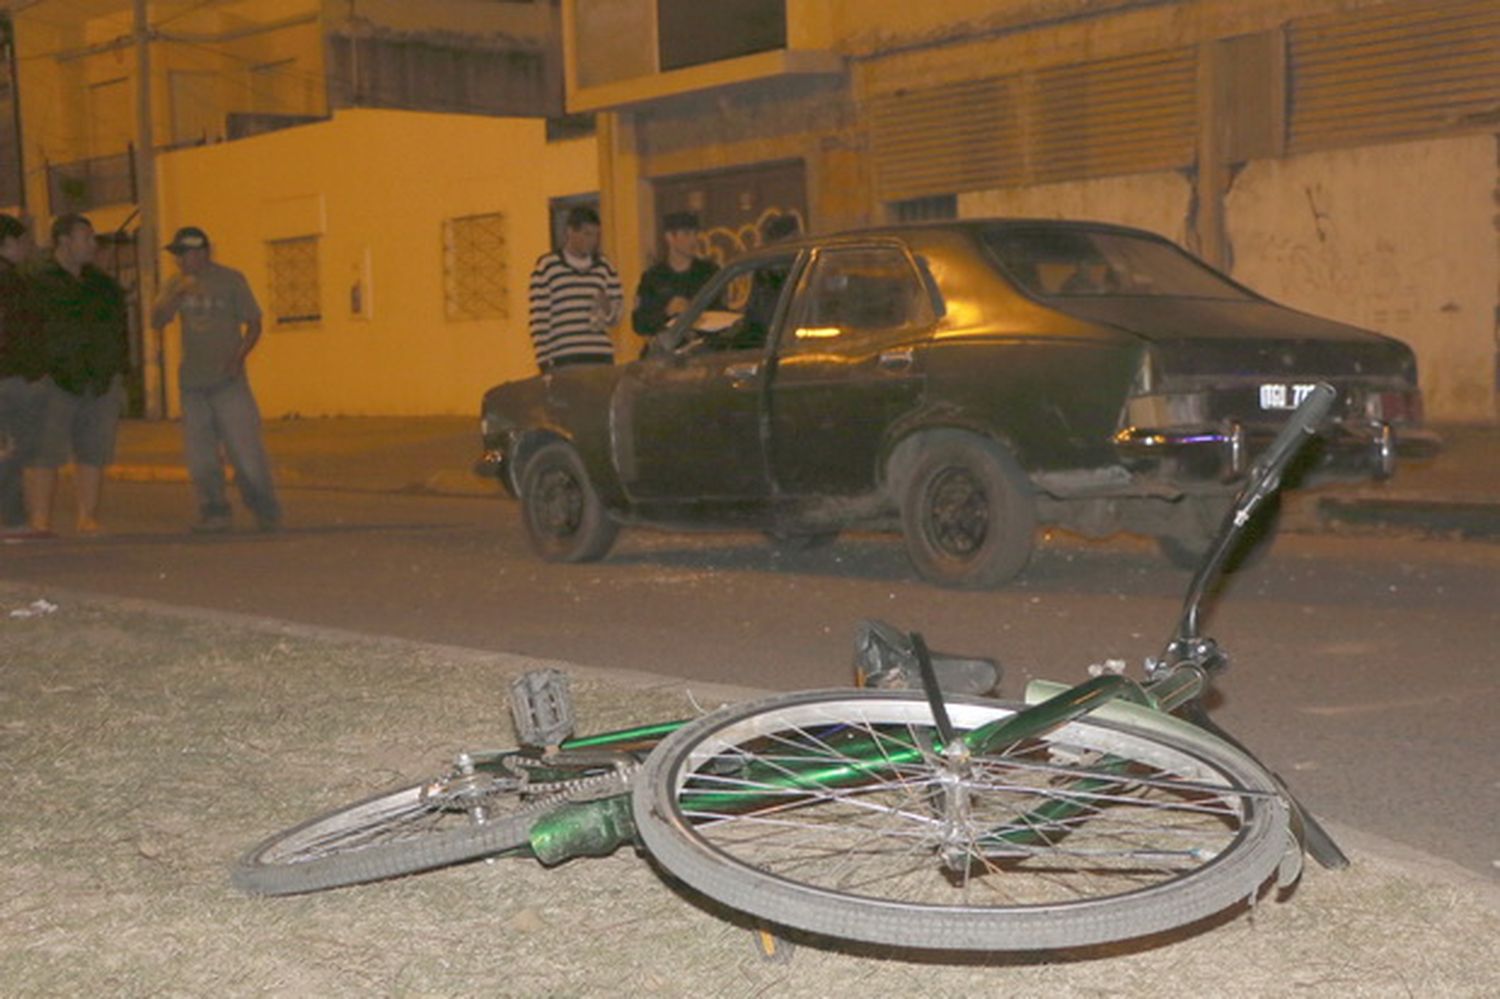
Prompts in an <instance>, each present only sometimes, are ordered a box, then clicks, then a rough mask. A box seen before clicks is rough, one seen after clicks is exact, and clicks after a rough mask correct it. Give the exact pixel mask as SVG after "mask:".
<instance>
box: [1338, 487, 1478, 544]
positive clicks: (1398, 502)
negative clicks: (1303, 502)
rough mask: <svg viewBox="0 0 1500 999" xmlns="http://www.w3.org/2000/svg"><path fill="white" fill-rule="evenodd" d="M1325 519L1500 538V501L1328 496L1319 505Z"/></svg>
mask: <svg viewBox="0 0 1500 999" xmlns="http://www.w3.org/2000/svg"><path fill="white" fill-rule="evenodd" d="M1317 511H1318V519H1319V520H1320V521H1322V522H1325V523H1326V522H1332V523H1335V524H1347V525H1350V526H1355V527H1398V528H1405V529H1409V530H1411V529H1414V530H1420V531H1422V532H1424V533H1427V534H1445V535H1456V536H1458V537H1461V538H1466V539H1467V538H1474V539H1484V540H1490V539H1494V538H1500V502H1494V501H1488V500H1477V501H1469V500H1451V499H1427V498H1422V497H1395V496H1391V497H1353V498H1350V499H1344V498H1341V497H1335V496H1328V497H1324V498H1323V499H1320V500H1319V501H1318V505H1317Z"/></svg>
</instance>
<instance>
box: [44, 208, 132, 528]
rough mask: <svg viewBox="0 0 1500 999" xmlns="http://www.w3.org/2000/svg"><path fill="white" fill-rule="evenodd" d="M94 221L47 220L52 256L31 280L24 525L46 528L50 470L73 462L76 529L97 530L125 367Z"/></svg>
mask: <svg viewBox="0 0 1500 999" xmlns="http://www.w3.org/2000/svg"><path fill="white" fill-rule="evenodd" d="M94 250H95V239H94V226H93V224H92V223H91V222H89V220H88V219H87V218H85V217H84V216H82V215H75V214H65V215H59V216H58V217H57V218H55V219H54V220H53V221H52V259H51V260H49V261H48V262H47V263H46V264H45V265H44V266H43V267H42V268H41V269H40V270H39V271H38V272H37V274H36V277H35V280H34V281H33V283H32V291H33V294H34V299H33V301H34V303H35V306H36V309H37V317H38V322H39V324H40V331H41V332H40V339H39V341H38V352H39V356H40V363H41V371H42V372H43V373H44V374H45V375H46V376H47V377H46V378H44V379H43V382H42V384H43V386H44V389H43V393H44V394H45V395H46V414H45V415H44V416H43V418H42V426H41V434H40V436H39V438H38V440H37V447H36V452H35V453H34V454H33V456H32V460H31V461H30V462H29V463H28V465H27V468H26V472H25V480H24V485H25V492H26V512H27V515H28V516H29V518H30V520H31V529H32V531H33V532H34V533H36V534H42V535H45V534H47V533H49V532H50V531H51V528H52V497H53V493H54V491H55V489H56V486H57V470H58V469H59V468H60V467H62V466H63V465H66V464H67V463H68V459H69V458H70V457H71V458H72V460H73V487H74V489H73V491H74V500H75V502H76V504H77V508H78V533H79V534H98V533H99V532H100V531H101V527H100V526H99V519H98V514H99V496H100V491H101V489H102V487H103V484H104V469H105V467H106V466H108V465H109V464H110V463H111V462H112V461H114V455H115V432H116V430H117V429H118V427H119V423H120V407H121V405H122V403H123V401H124V377H125V373H126V372H127V371H129V370H130V333H129V318H128V312H127V307H126V304H125V290H124V289H123V288H121V287H120V284H119V282H117V281H116V280H115V279H114V278H112V277H110V276H109V275H108V274H106V273H104V272H103V271H101V270H100V269H99V268H97V267H95V266H94V264H93V261H94Z"/></svg>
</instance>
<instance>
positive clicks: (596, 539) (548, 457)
mask: <svg viewBox="0 0 1500 999" xmlns="http://www.w3.org/2000/svg"><path fill="white" fill-rule="evenodd" d="M521 521H522V523H524V524H525V525H526V537H527V539H528V540H529V541H530V542H531V547H532V548H533V549H535V550H536V553H537V554H538V555H540V556H541V557H542V558H544V559H546V560H547V561H549V562H592V561H594V560H595V559H600V558H603V557H604V555H605V553H606V552H608V551H609V547H610V545H612V544H614V542H615V536H616V535H617V534H618V533H619V530H620V527H619V525H618V524H616V523H615V521H614V520H612V519H611V518H610V516H609V513H608V512H607V511H606V510H605V509H604V504H603V503H602V502H600V500H599V494H598V493H597V492H595V491H594V487H593V484H592V483H590V482H589V477H588V473H587V472H585V471H584V468H583V459H581V458H579V457H578V452H577V451H575V450H573V447H572V445H569V444H564V443H562V442H561V441H558V442H555V443H552V444H548V445H547V446H545V447H543V448H542V449H541V450H539V451H537V453H536V454H535V455H533V456H532V458H531V460H530V461H528V462H527V463H526V468H525V471H523V472H522V473H521Z"/></svg>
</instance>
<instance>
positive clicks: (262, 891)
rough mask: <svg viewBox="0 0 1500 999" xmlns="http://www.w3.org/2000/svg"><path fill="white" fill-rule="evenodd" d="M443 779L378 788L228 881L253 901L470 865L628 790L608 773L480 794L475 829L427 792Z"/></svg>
mask: <svg viewBox="0 0 1500 999" xmlns="http://www.w3.org/2000/svg"><path fill="white" fill-rule="evenodd" d="M451 779H452V778H451V775H450V777H444V778H437V779H436V780H432V781H424V782H422V783H419V784H410V785H407V786H404V787H400V788H397V789H395V790H392V791H384V792H381V793H380V794H377V795H373V796H371V797H369V798H364V799H361V800H359V801H356V802H354V803H352V804H349V805H344V806H342V807H340V808H335V809H333V810H332V811H329V812H325V813H323V814H321V815H318V816H316V817H314V818H311V819H308V820H307V821H306V822H302V823H300V824H298V825H296V826H293V827H291V828H290V829H286V830H283V831H282V832H279V833H277V834H275V835H274V836H271V837H268V838H267V839H265V840H263V841H262V842H260V843H258V844H256V845H255V846H254V847H252V848H251V849H250V850H248V851H247V852H246V853H245V854H244V856H242V857H241V858H240V859H239V861H238V862H237V863H236V864H235V866H234V869H233V871H232V872H231V880H232V882H233V883H234V885H235V887H237V888H239V889H241V890H242V891H245V892H249V893H251V894H255V895H297V894H303V893H306V892H313V891H322V890H323V889H326V888H340V887H344V886H346V885H353V884H362V883H365V882H369V881H380V880H384V879H386V878H393V877H399V876H401V875H404V874H415V873H417V872H419V871H427V870H433V869H435V868H439V867H447V866H449V865H451V864H457V863H462V862H464V861H468V860H477V859H479V858H480V857H487V856H491V855H493V854H497V853H502V852H504V851H506V850H512V849H515V848H517V847H522V846H525V845H526V843H527V836H528V835H529V833H530V832H531V827H532V825H533V824H535V823H536V821H537V820H538V819H540V818H542V817H543V816H544V815H546V814H547V813H548V812H550V811H552V810H553V809H555V808H557V807H559V806H561V805H564V804H567V803H568V802H571V801H577V800H581V799H584V798H594V797H605V796H609V795H612V794H623V793H624V792H625V791H626V789H627V786H628V779H627V775H626V774H624V773H620V772H618V771H614V772H606V773H601V774H597V775H594V776H588V777H583V778H581V779H578V780H575V781H571V782H567V783H563V784H552V785H543V786H541V787H537V786H532V787H530V788H528V789H526V791H524V792H521V791H517V790H502V789H495V790H490V791H486V792H485V793H484V794H483V797H482V800H483V805H484V807H485V808H486V809H487V810H488V811H489V812H490V815H489V816H488V818H487V819H486V820H485V821H484V822H475V821H474V820H473V819H472V818H471V817H470V815H469V811H468V807H469V806H470V805H471V804H474V803H475V799H474V798H473V797H472V796H470V797H462V796H459V795H454V794H445V793H442V792H440V791H438V792H435V791H434V789H435V788H441V787H443V786H444V785H445V783H446V782H448V781H449V780H451Z"/></svg>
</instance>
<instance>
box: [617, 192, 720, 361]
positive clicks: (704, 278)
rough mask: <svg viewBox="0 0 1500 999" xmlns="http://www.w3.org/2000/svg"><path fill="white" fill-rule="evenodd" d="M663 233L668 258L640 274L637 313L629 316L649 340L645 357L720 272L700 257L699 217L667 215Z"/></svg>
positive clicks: (643, 351) (709, 261)
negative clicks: (661, 335)
mask: <svg viewBox="0 0 1500 999" xmlns="http://www.w3.org/2000/svg"><path fill="white" fill-rule="evenodd" d="M661 230H662V239H663V240H665V241H666V244H667V255H666V256H665V257H663V258H662V259H661V260H660V261H658V262H657V263H656V264H654V265H652V266H651V267H648V268H646V272H645V273H644V274H642V275H641V281H640V284H639V285H637V286H636V290H635V311H634V312H632V313H631V314H630V323H631V325H632V326H633V327H634V328H635V331H636V332H637V333H639V334H640V335H641V336H643V337H645V338H646V343H645V346H644V347H643V348H642V351H641V354H642V356H645V348H648V347H650V345H651V338H652V337H654V336H656V334H658V333H660V332H661V331H662V330H664V329H666V328H667V325H668V324H669V323H671V321H672V320H673V319H676V318H677V315H678V313H680V312H682V310H683V309H686V308H687V307H688V302H690V301H692V298H693V296H694V295H696V294H698V290H699V289H700V288H702V287H703V286H704V285H706V284H708V280H709V278H711V277H713V276H714V275H715V274H717V273H718V272H719V268H718V267H717V266H716V265H715V264H714V262H713V261H712V260H709V259H708V258H707V257H700V256H698V216H696V215H694V214H693V213H692V212H668V213H667V214H666V215H664V216H662V220H661Z"/></svg>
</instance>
